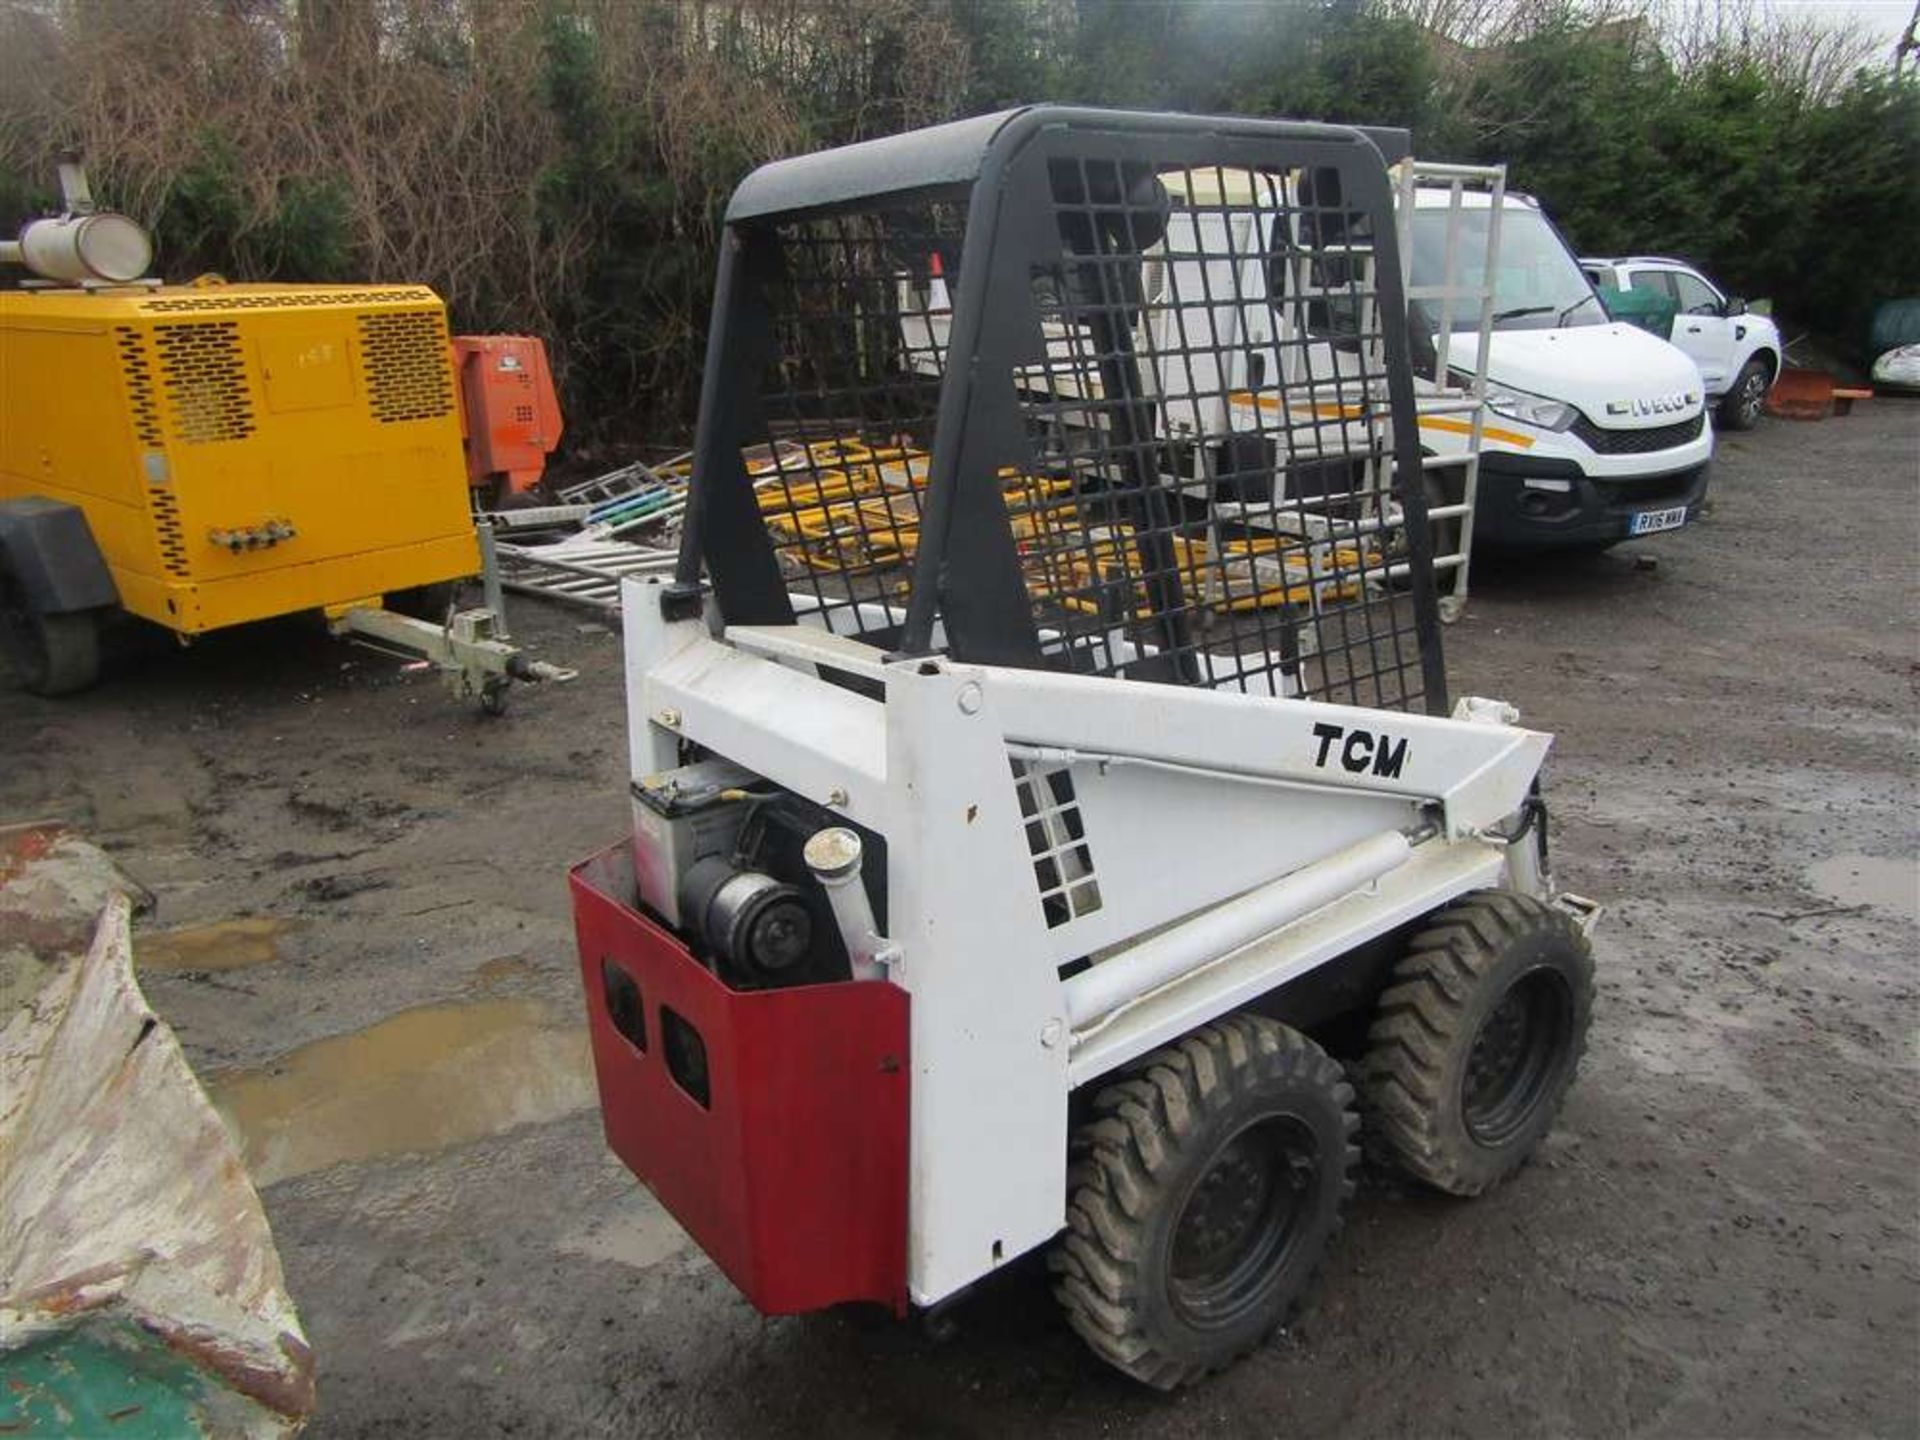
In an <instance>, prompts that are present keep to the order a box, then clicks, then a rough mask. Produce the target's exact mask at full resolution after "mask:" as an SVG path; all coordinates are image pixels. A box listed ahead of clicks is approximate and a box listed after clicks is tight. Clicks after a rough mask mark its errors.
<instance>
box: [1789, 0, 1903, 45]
mask: <svg viewBox="0 0 1920 1440" xmlns="http://www.w3.org/2000/svg"><path fill="white" fill-rule="evenodd" d="M1774 5H1775V7H1776V8H1777V9H1779V10H1782V11H1791V12H1794V13H1801V12H1805V13H1808V14H1815V15H1830V16H1832V17H1833V19H1834V20H1836V21H1838V22H1840V23H1843V24H1844V23H1846V22H1848V21H1852V22H1854V23H1856V24H1858V25H1859V26H1860V28H1861V29H1863V30H1865V31H1867V32H1868V33H1869V34H1871V35H1874V36H1876V37H1877V38H1879V39H1883V40H1885V41H1886V42H1887V48H1888V49H1889V50H1891V49H1892V48H1893V43H1894V41H1896V40H1898V39H1899V38H1900V35H1901V32H1903V31H1904V30H1905V29H1906V28H1907V21H1908V20H1910V19H1912V18H1913V0H1774Z"/></svg>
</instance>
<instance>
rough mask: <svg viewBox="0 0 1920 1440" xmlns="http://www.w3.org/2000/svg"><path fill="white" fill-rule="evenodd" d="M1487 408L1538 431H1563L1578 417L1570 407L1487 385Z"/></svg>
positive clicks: (1500, 386)
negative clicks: (1533, 427)
mask: <svg viewBox="0 0 1920 1440" xmlns="http://www.w3.org/2000/svg"><path fill="white" fill-rule="evenodd" d="M1487 408H1488V409H1489V410H1491V411H1493V413H1494V414H1496V415H1504V416H1506V417H1507V419H1509V420H1518V421H1520V422H1521V423H1522V424H1526V425H1532V426H1535V427H1537V428H1538V429H1541V430H1565V429H1567V428H1568V427H1569V426H1571V425H1572V424H1573V422H1574V421H1576V420H1578V419H1579V418H1580V412H1579V411H1578V410H1576V409H1574V407H1573V406H1571V405H1567V404H1564V403H1562V402H1561V401H1559V400H1549V399H1547V398H1546V397H1545V396H1542V395H1529V394H1527V392H1526V391H1524V390H1509V389H1507V388H1506V386H1504V385H1489V386H1487Z"/></svg>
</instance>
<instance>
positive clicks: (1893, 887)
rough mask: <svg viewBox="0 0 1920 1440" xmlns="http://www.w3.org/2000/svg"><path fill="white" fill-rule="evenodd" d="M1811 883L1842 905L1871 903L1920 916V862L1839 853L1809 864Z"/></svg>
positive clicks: (1886, 908)
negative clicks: (1815, 863)
mask: <svg viewBox="0 0 1920 1440" xmlns="http://www.w3.org/2000/svg"><path fill="white" fill-rule="evenodd" d="M1807 883H1808V884H1810V885H1812V886H1813V888H1814V889H1815V890H1818V891H1819V892H1820V893H1821V894H1822V895H1825V896H1826V897H1827V898H1828V899H1830V900H1832V901H1833V902H1834V903H1835V904H1838V905H1871V906H1874V907H1875V908H1876V909H1880V910H1887V911H1890V912H1892V913H1893V914H1895V915H1905V916H1907V917H1908V918H1909V919H1920V861H1914V860H1888V859H1886V858H1884V857H1882V856H1878V855H1835V856H1834V857H1833V858H1832V859H1830V860H1822V861H1821V862H1820V863H1819V864H1817V865H1810V866H1808V867H1807Z"/></svg>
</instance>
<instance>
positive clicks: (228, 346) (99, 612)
mask: <svg viewBox="0 0 1920 1440" xmlns="http://www.w3.org/2000/svg"><path fill="white" fill-rule="evenodd" d="M61 188H62V190H63V192H64V193H65V198H66V212H65V213H64V214H62V215H60V216H57V217H50V218H47V219H44V220H36V221H34V222H32V223H31V224H30V225H28V226H27V228H26V229H25V230H24V231H23V232H22V235H21V238H20V239H19V240H18V241H10V242H0V261H7V262H15V263H19V264H21V265H24V266H26V267H27V269H28V270H30V271H31V272H32V273H33V277H35V278H29V279H26V280H25V281H24V283H22V284H21V285H20V286H18V287H17V288H10V289H5V290H0V381H4V383H0V653H3V654H4V655H5V656H6V658H7V659H8V660H9V661H10V662H11V664H10V668H11V669H13V670H14V671H16V672H17V674H18V677H19V679H20V681H21V683H22V684H23V685H24V686H25V688H27V689H28V690H31V691H35V692H37V693H39V694H43V695H61V694H66V693H69V692H71V691H75V690H80V689H84V688H85V687H86V686H88V685H90V684H92V683H93V681H94V680H95V678H96V677H97V675H98V673H99V671H100V664H101V643H100V632H101V629H102V627H103V625H104V624H105V623H107V622H109V621H110V620H113V619H116V618H117V617H119V616H121V615H127V616H133V617H136V618H138V619H140V620H143V621H146V622H149V623H151V624H153V625H157V626H160V627H162V628H163V629H165V630H168V631H170V632H172V633H173V634H174V635H175V636H177V637H178V638H179V640H180V641H181V643H183V644H184V643H187V642H190V641H192V640H193V639H195V638H197V637H198V636H200V635H203V634H206V633H207V632H209V631H213V630H218V629H223V628H225V627H227V626H232V625H239V624H244V623H248V622H252V621H257V620H265V619H269V618H272V617H274V616H279V615H290V614H297V613H301V612H306V611H319V612H321V613H322V614H323V615H324V616H325V617H326V619H327V622H328V624H329V626H330V628H331V629H332V630H333V631H334V632H335V633H336V634H340V635H345V636H350V637H353V638H356V639H358V640H360V641H362V642H364V643H367V644H371V645H374V646H377V647H379V648H382V649H385V650H389V651H395V652H398V653H399V654H401V655H402V656H403V658H413V657H416V656H417V657H420V658H422V659H424V660H425V661H426V662H427V663H429V664H431V665H432V666H434V668H436V669H437V670H439V671H440V672H441V674H442V676H443V677H444V678H445V679H446V681H447V683H448V685H449V687H450V688H451V689H452V690H453V691H454V692H455V693H456V694H458V695H462V696H470V697H472V698H475V699H478V700H479V701H480V702H481V704H482V705H484V706H486V707H487V708H488V709H489V710H498V709H499V708H500V707H501V706H502V705H504V704H505V701H506V696H507V691H508V686H509V684H510V683H511V682H512V681H514V680H561V679H567V678H570V676H571V672H569V671H565V670H562V669H560V668H558V667H556V666H553V665H549V664H546V663H544V662H542V661H537V660H533V659H531V658H529V657H528V656H526V655H524V654H522V653H521V652H520V651H519V650H518V649H517V648H515V647H514V646H512V645H510V644H508V643H507V641H506V636H505V633H504V632H505V626H504V625H503V624H502V623H501V620H500V616H499V614H498V611H497V609H495V608H492V607H490V608H486V609H469V610H461V611H458V612H457V613H453V612H450V610H449V604H448V602H449V601H450V600H451V598H452V592H453V589H454V586H453V583H452V582H455V581H457V580H459V579H461V578H462V577H465V576H468V575H472V574H474V573H475V572H476V571H478V570H480V569H481V568H482V563H481V562H482V556H481V545H482V539H481V535H480V534H478V533H476V530H475V526H474V522H473V518H472V516H471V514H470V513H469V511H468V496H467V484H466V477H465V473H464V471H465V468H466V467H465V466H463V464H462V461H461V427H462V415H461V413H460V408H459V404H458V396H457V395H456V392H455V387H454V376H453V368H452V364H451V360H452V355H451V351H450V348H449V343H448V337H447V319H446V309H445V307H444V306H443V305H442V304H441V302H440V298H439V296H437V295H435V294H434V293H433V292H432V291H431V290H428V289H426V288H424V287H422V286H418V285H360V286H348V285H228V284H225V283H224V282H214V283H208V282H204V281H203V282H196V283H195V284H193V285H190V286H169V285H162V284H160V283H159V282H158V281H154V280H147V279H142V278H141V276H142V275H143V273H144V271H145V269H146V266H147V263H148V261H149V260H150V259H151V256H152V249H151V246H150V245H149V243H148V241H147V238H146V235H145V233H144V232H143V231H142V230H140V228H139V227H138V226H136V225H135V224H134V223H133V222H132V221H131V220H128V219H127V218H126V217H124V216H120V215H114V214H111V213H108V212H104V211H99V210H97V209H95V208H94V205H93V201H92V196H91V192H90V191H89V189H88V187H87V183H86V179H85V175H84V172H83V171H82V170H81V168H80V166H79V163H78V161H77V159H69V160H68V161H66V162H64V163H63V164H62V166H61ZM468 343H469V344H470V345H484V344H486V343H488V342H482V341H472V342H468ZM494 343H496V344H497V345H499V346H516V347H527V346H529V345H530V343H531V342H526V341H512V340H503V341H498V342H494ZM482 418H484V412H481V414H480V416H479V417H476V419H477V423H478V420H479V419H482ZM548 429H549V431H550V432H552V433H557V419H556V420H555V421H553V422H552V423H551V424H550V425H549V426H548ZM499 448H500V447H499V444H498V438H497V437H495V440H494V442H493V443H492V444H491V445H490V446H489V447H488V448H487V452H486V453H488V454H495V453H497V452H498V451H499ZM388 599H392V600H393V601H394V602H395V604H396V606H397V607H400V608H405V609H411V610H417V611H425V612H428V613H429V615H430V618H421V617H418V616H415V615H409V614H400V613H395V611H394V610H389V609H387V608H385V603H384V602H385V601H387V600H388Z"/></svg>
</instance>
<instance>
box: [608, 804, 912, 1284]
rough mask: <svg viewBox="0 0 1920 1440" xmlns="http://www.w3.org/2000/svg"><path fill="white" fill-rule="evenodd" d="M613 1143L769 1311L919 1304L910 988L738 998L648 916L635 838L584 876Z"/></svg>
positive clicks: (877, 984)
mask: <svg viewBox="0 0 1920 1440" xmlns="http://www.w3.org/2000/svg"><path fill="white" fill-rule="evenodd" d="M570 883H571V887H572V890H573V914H574V926H575V929H576V932H577V933H578V936H579V942H580V969H581V978H582V980H583V982H584V984H585V988H586V996H587V1021H588V1027H589V1030H590V1032H591V1035H592V1039H593V1062H594V1070H595V1073H596V1075H597V1077H598V1080H599V1084H600V1109H601V1113H602V1116H603V1119H604V1121H605V1124H606V1132H607V1142H608V1144H610V1145H611V1146H612V1147H613V1151H614V1153H615V1154H617V1155H618V1156H619V1157H620V1158H621V1159H622V1160H624V1161H625V1162H626V1164H627V1166H628V1167H629V1168H630V1169H631V1170H632V1171H633V1172H634V1174H636V1175H638V1176H639V1177H640V1178H641V1179H642V1180H644V1181H646V1182H647V1184H648V1185H649V1186H650V1187H652V1189H653V1192H654V1193H655V1194H656V1195H657V1196H659V1198H660V1202H661V1203H662V1204H663V1205H665V1206H666V1207H667V1209H668V1210H669V1211H671V1212H672V1214H673V1216H674V1218H675V1219H677V1220H678V1221H679V1222H680V1223H681V1224H682V1225H684V1226H685V1227H686V1228H687V1231H688V1232H689V1233H690V1234H691V1235H692V1236H693V1237H694V1239H696V1240H698V1241H699V1242H700V1245H701V1247H702V1248H703V1249H704V1250H705V1251H706V1252H707V1254H708V1255H710V1256H711V1257H712V1258H713V1260H714V1263H716V1264H717V1265H719V1267H720V1268H721V1269H722V1270H724V1271H725V1272H726V1273H727V1276H728V1278H729V1279H731V1280H732V1281H733V1283H734V1284H735V1285H737V1286H739V1287H740V1289H741V1290H742V1291H743V1292H744V1293H745V1294H746V1296H747V1298H748V1299H749V1300H751V1301H752V1302H753V1303H754V1305H755V1306H756V1307H757V1308H758V1309H760V1310H761V1311H763V1312H765V1313H766V1314H769V1315H792V1314H798V1313H800V1312H802V1311H807V1310H818V1309H820V1308H822V1307H823V1306H827V1305H832V1304H836V1303H838V1302H841V1301H846V1300H872V1301H878V1302H880V1303H882V1304H886V1305H891V1306H893V1307H894V1308H895V1309H896V1310H901V1309H904V1308H905V1305H906V1238H907V1085H908V1080H907V1077H908V1070H907V1004H908V1000H907V994H906V992H905V991H903V990H901V989H899V988H898V987H897V986H894V985H891V984H888V983H886V982H884V981H866V982H848V983H844V984H837V985H808V986H800V987H796V988H793V989H788V990H762V991H738V990H732V989H729V988H728V987H727V986H726V985H724V984H722V983H721V981H720V980H719V979H718V978H717V977H716V976H715V975H714V974H713V973H712V972H711V971H709V970H708V969H707V968H706V967H705V966H703V965H702V964H700V962H699V961H697V960H696V959H694V957H693V956H692V955H691V954H690V953H689V952H688V950H687V948H686V947H685V946H684V945H682V944H681V943H680V941H679V940H677V939H676V938H675V937H674V936H673V935H672V934H671V933H670V932H669V931H668V930H666V929H665V928H664V927H663V926H661V925H660V924H658V923H657V922H655V921H653V920H651V919H649V918H647V917H646V916H644V915H642V914H640V913H639V912H638V911H637V910H635V909H634V908H633V905H632V897H633V895H634V884H633V862H632V854H631V849H630V846H629V844H628V842H626V841H622V842H621V843H620V844H618V845H615V846H613V847H611V848H609V849H607V850H604V851H602V852H601V853H600V854H599V855H596V856H594V857H593V858H592V859H591V860H587V861H585V862H583V863H582V864H580V865H578V866H575V867H574V869H573V872H572V874H571V876H570Z"/></svg>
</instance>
